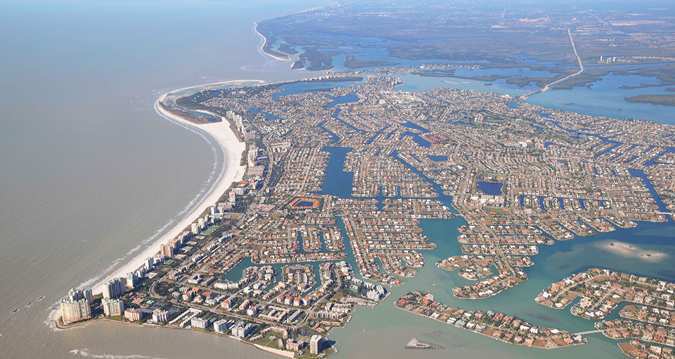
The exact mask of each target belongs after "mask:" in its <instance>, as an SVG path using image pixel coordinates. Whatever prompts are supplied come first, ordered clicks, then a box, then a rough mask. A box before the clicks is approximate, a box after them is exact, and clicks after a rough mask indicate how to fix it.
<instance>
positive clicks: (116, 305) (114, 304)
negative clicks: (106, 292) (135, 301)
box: [101, 298, 124, 317]
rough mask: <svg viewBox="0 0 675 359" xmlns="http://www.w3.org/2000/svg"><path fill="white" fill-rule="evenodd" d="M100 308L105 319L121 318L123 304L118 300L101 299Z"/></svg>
mask: <svg viewBox="0 0 675 359" xmlns="http://www.w3.org/2000/svg"><path fill="white" fill-rule="evenodd" d="M101 306H103V313H105V316H106V317H121V316H122V314H123V313H124V302H123V301H122V300H120V299H106V298H103V300H102V301H101Z"/></svg>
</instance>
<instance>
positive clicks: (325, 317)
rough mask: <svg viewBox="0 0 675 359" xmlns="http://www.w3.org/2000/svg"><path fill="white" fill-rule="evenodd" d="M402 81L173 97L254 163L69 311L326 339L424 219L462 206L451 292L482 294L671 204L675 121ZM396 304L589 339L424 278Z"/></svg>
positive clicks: (418, 237)
mask: <svg viewBox="0 0 675 359" xmlns="http://www.w3.org/2000/svg"><path fill="white" fill-rule="evenodd" d="M400 83H401V82H400V80H399V79H398V78H396V76H391V73H377V74H369V75H364V74H356V73H347V74H335V75H331V76H328V77H325V78H320V79H313V80H305V81H296V82H290V83H282V84H266V85H260V86H250V87H231V88H222V89H213V88H211V89H207V90H203V91H199V92H197V93H195V94H192V95H188V96H184V97H181V98H170V99H167V100H166V102H165V103H162V104H161V106H163V108H164V110H166V111H170V112H173V113H174V114H178V115H181V116H185V117H187V118H190V119H194V121H195V122H197V123H203V122H205V121H207V122H208V121H215V120H221V119H225V120H227V121H229V122H230V124H231V127H232V128H233V129H234V130H235V132H236V135H237V137H238V138H240V139H241V140H242V141H245V142H246V148H247V152H246V154H245V155H244V156H243V158H242V164H246V174H245V175H244V178H243V179H242V180H241V181H239V182H236V183H233V184H232V186H231V188H230V189H228V191H227V192H226V193H224V194H223V196H222V197H221V198H220V200H219V201H218V203H217V204H216V205H214V206H213V207H211V208H209V209H208V210H207V211H205V213H203V214H201V216H200V217H199V218H198V219H197V220H196V221H195V222H194V223H191V224H190V225H189V226H188V227H187V228H185V230H184V231H183V232H182V233H181V234H180V235H178V236H177V237H176V238H174V239H172V240H171V241H169V242H168V243H164V244H163V245H162V246H161V248H160V250H159V251H158V253H157V254H156V255H155V256H153V257H150V258H148V259H147V261H146V263H145V264H144V265H143V266H141V267H139V268H138V269H137V270H135V271H133V272H132V273H129V274H128V275H127V276H126V277H124V278H116V279H112V280H111V281H109V282H107V283H105V285H104V286H103V288H102V289H101V292H100V293H97V295H96V296H95V297H92V296H91V295H89V297H92V299H87V298H86V297H87V296H86V295H84V294H82V295H79V294H78V295H69V297H68V298H66V299H64V301H63V302H62V303H61V306H62V307H61V309H62V310H61V312H62V319H63V322H64V323H66V324H67V323H72V322H75V321H79V320H84V319H88V318H92V317H95V316H97V315H101V314H100V313H103V314H102V315H105V316H107V317H110V318H115V319H118V318H121V319H123V320H127V321H132V322H139V323H146V324H152V325H162V326H170V327H179V328H193V329H195V330H206V331H209V332H215V333H220V334H227V335H231V336H234V337H237V338H242V339H246V340H248V341H251V342H253V343H258V344H260V345H262V346H271V347H273V348H276V349H279V350H285V351H291V352H301V353H309V354H312V353H313V352H317V353H318V352H321V351H322V350H323V348H324V346H325V345H328V344H327V343H329V341H328V340H324V339H325V338H324V337H325V336H326V335H327V333H328V332H329V331H330V329H331V328H334V327H338V326H343V325H345V324H346V323H347V322H348V321H349V320H350V318H351V315H352V311H353V308H354V306H356V305H374V304H375V303H377V302H378V301H380V300H382V299H383V298H384V297H386V296H387V295H388V291H387V289H386V287H385V286H386V285H396V284H398V283H399V282H400V281H401V280H402V279H404V278H406V277H411V276H414V275H415V274H416V271H417V270H418V269H419V268H421V267H422V266H424V264H425V263H424V257H423V255H422V251H426V250H433V249H434V248H435V244H434V243H433V242H431V241H430V240H429V239H428V238H427V236H426V235H425V234H424V231H423V230H422V228H421V226H420V222H421V221H422V220H428V219H449V218H451V217H452V216H454V215H461V216H463V217H464V218H465V219H466V222H467V224H466V225H465V226H462V227H461V228H460V232H461V233H460V235H459V237H458V238H457V240H458V242H459V248H460V250H461V252H462V253H460V254H459V255H457V256H453V257H450V258H447V259H445V260H443V261H441V262H439V263H438V266H439V267H441V268H443V269H445V270H449V271H457V272H458V273H459V275H461V276H462V277H464V278H466V279H469V280H471V281H472V283H470V284H469V285H466V286H463V287H458V288H454V289H453V294H454V295H455V296H457V297H461V298H473V299H479V298H486V297H490V296H494V295H497V294H498V293H500V292H502V291H504V290H508V289H509V288H511V287H514V286H516V285H518V284H520V283H522V282H523V281H525V280H526V279H527V274H526V272H525V268H527V267H529V266H532V265H533V260H532V258H533V257H534V256H536V255H537V253H538V250H539V249H538V248H539V246H540V245H549V244H553V243H554V242H555V241H557V240H568V239H572V238H574V237H575V236H585V235H590V234H593V233H597V232H605V231H612V230H614V229H615V228H621V227H631V226H635V225H636V223H637V222H638V221H654V222H659V221H665V220H668V218H669V217H668V216H669V211H670V210H672V203H673V201H674V200H673V198H674V197H673V190H674V189H673V187H672V183H673V182H672V181H670V179H672V173H673V168H675V164H674V163H673V157H672V151H671V150H670V149H672V148H673V144H674V143H673V142H674V141H673V138H675V136H673V130H672V128H671V127H669V126H667V125H658V124H653V123H648V122H640V121H630V122H621V121H614V120H610V119H603V118H596V117H590V116H584V115H579V114H571V113H565V112H559V111H549V110H546V109H543V108H541V107H537V106H534V105H529V104H520V105H518V106H513V103H512V99H509V98H506V97H502V96H496V95H490V94H483V93H477V92H471V91H460V90H447V89H440V90H432V91H428V92H421V93H408V92H402V91H398V90H397V88H396V86H398V85H399V84H400ZM303 87H307V89H306V90H303ZM317 89H318V90H317ZM659 196H661V197H659ZM668 206H670V207H668ZM565 295H566V294H561V295H560V296H561V297H564V296H565ZM425 298H426V299H425ZM556 298H557V297H556ZM636 298H637V296H636ZM603 300H604V299H603ZM610 300H612V299H611V298H610ZM661 300H662V298H661V299H659V298H654V301H656V302H659V301H661ZM632 301H633V302H634V303H636V304H641V305H653V303H652V302H646V301H645V300H642V301H638V300H632ZM608 303H609V302H608ZM650 303H651V304H650ZM659 303H660V302H659ZM399 306H400V307H402V308H406V309H407V310H410V311H413V312H416V313H418V314H420V313H421V314H422V315H424V316H426V317H431V318H433V319H439V318H440V320H442V321H444V322H448V323H451V324H452V325H455V326H458V327H462V328H465V329H469V330H472V331H475V332H479V333H481V334H484V335H488V336H490V337H493V338H497V339H499V340H502V341H506V342H509V343H515V344H519V345H526V346H533V347H559V346H566V345H573V344H580V343H582V342H583V340H582V339H581V338H578V337H576V336H573V335H570V334H569V333H566V332H563V331H558V330H555V329H549V328H540V327H537V326H535V325H532V324H530V323H527V322H524V321H522V320H520V319H517V318H513V317H511V316H508V315H505V314H503V313H495V312H481V311H463V310H461V309H459V308H448V307H444V306H442V305H441V304H439V303H437V302H434V301H433V300H429V298H428V296H425V295H422V294H419V293H418V294H409V295H407V296H405V297H404V298H402V299H401V300H400V301H399ZM580 308H581V307H580ZM583 309H584V310H588V311H589V312H591V313H592V312H594V311H598V310H600V311H603V310H604V307H596V306H592V308H590V307H588V308H587V307H583ZM99 312H100V313H99ZM649 324H650V325H652V324H653V325H657V324H656V323H651V322H649ZM317 338H320V339H317ZM313 343H314V344H313ZM312 348H314V349H316V350H314V349H312Z"/></svg>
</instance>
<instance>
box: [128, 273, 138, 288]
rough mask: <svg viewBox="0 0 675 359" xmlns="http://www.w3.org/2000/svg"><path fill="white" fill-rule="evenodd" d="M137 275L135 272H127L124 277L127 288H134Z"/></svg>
mask: <svg viewBox="0 0 675 359" xmlns="http://www.w3.org/2000/svg"><path fill="white" fill-rule="evenodd" d="M137 279H138V277H136V273H134V272H129V273H127V277H126V285H127V288H128V289H135V288H136V283H137V282H138V280H137Z"/></svg>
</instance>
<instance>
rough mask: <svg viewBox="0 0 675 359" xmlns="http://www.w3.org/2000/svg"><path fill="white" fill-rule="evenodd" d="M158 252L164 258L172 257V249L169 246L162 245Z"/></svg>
mask: <svg viewBox="0 0 675 359" xmlns="http://www.w3.org/2000/svg"><path fill="white" fill-rule="evenodd" d="M160 251H161V253H162V255H163V256H164V257H167V258H168V257H173V254H174V252H173V251H174V247H173V246H172V245H171V244H162V246H161V247H160Z"/></svg>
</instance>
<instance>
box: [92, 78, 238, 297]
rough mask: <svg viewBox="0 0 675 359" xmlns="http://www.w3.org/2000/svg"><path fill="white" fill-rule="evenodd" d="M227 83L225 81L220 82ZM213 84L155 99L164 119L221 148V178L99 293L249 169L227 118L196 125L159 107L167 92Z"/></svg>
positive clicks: (156, 249) (151, 254) (115, 273)
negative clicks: (211, 140)
mask: <svg viewBox="0 0 675 359" xmlns="http://www.w3.org/2000/svg"><path fill="white" fill-rule="evenodd" d="M219 84H224V83H219ZM212 85H214V84H209V85H203V86H193V87H189V88H184V89H179V90H175V91H171V92H169V93H166V94H163V95H162V96H160V97H159V98H158V99H157V101H155V104H154V108H155V111H156V112H157V114H158V115H160V116H161V117H162V118H164V119H167V120H169V121H172V122H175V123H177V124H179V125H181V126H184V127H188V128H193V129H197V130H198V131H203V132H204V133H206V134H207V135H208V136H209V137H210V138H211V139H213V140H215V142H216V143H217V144H218V146H219V147H220V151H221V152H222V154H223V159H224V162H225V163H224V164H223V165H222V169H221V171H220V173H219V174H218V178H217V179H216V180H215V181H214V183H213V184H212V185H211V187H210V188H209V189H208V193H207V194H206V195H205V196H204V197H202V200H201V202H200V203H199V204H198V205H196V206H194V207H193V209H192V210H190V212H189V213H187V214H186V215H184V216H183V217H182V218H181V219H180V220H179V221H178V222H177V223H176V224H174V225H173V226H172V227H171V228H170V229H169V230H167V231H165V232H164V233H163V234H162V235H160V236H159V237H158V238H157V240H155V241H154V242H153V243H151V244H150V245H148V246H147V247H145V248H144V249H143V250H142V251H141V252H140V253H138V254H137V255H135V256H134V257H133V258H131V259H130V260H129V261H128V262H127V263H125V264H124V265H123V266H121V267H119V268H117V269H115V270H114V271H113V272H112V273H110V274H108V275H106V276H104V277H102V278H103V279H101V280H100V281H98V283H96V285H95V286H94V288H93V292H94V293H97V292H100V288H99V287H100V285H101V284H103V283H105V282H106V281H107V280H109V279H112V278H116V277H123V276H124V275H126V273H128V272H132V271H135V270H136V269H138V268H139V267H141V266H142V265H143V263H144V262H145V259H146V258H147V257H154V256H155V254H157V252H159V249H160V246H161V245H162V244H164V243H168V242H169V241H171V240H172V239H174V238H175V237H177V236H178V235H179V234H180V233H181V232H183V231H184V230H185V229H186V228H187V227H189V225H190V224H191V223H192V222H194V221H196V220H197V218H199V216H201V214H202V213H203V212H204V211H206V210H207V209H208V208H209V207H211V206H213V205H215V204H216V202H218V199H220V197H221V196H222V195H223V194H224V193H225V191H227V189H228V188H229V187H230V185H232V183H234V182H236V181H240V180H241V179H242V178H243V176H244V173H245V171H246V166H242V165H240V164H239V162H240V160H241V157H242V154H243V153H244V150H245V149H246V145H245V143H244V142H242V141H239V139H238V138H237V136H236V135H235V134H234V132H233V131H232V129H231V128H230V123H229V122H228V121H226V120H225V119H222V121H221V122H216V123H208V124H194V123H192V122H190V121H187V120H186V119H184V118H182V117H180V116H178V115H175V114H173V113H171V112H169V111H167V110H165V109H163V108H162V107H161V106H160V103H161V102H162V101H163V100H164V99H165V98H166V97H167V95H169V94H171V93H173V92H177V91H184V90H187V89H192V88H199V87H208V86H212Z"/></svg>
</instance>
